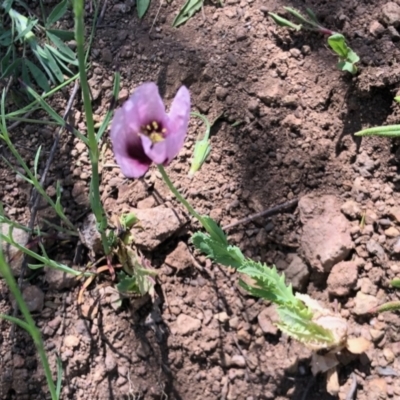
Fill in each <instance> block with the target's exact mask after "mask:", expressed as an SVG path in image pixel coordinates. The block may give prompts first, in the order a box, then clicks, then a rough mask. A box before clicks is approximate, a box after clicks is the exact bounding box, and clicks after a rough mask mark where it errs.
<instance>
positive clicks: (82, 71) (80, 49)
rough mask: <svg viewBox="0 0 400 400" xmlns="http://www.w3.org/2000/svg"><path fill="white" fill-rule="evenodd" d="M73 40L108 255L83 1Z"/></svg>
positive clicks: (96, 207)
mask: <svg viewBox="0 0 400 400" xmlns="http://www.w3.org/2000/svg"><path fill="white" fill-rule="evenodd" d="M73 3H74V13H75V40H76V45H77V46H76V47H77V54H78V64H79V77H80V81H81V89H82V97H83V104H84V109H85V115H86V128H87V135H88V148H89V155H90V161H91V166H92V180H91V184H90V205H91V208H92V211H93V213H94V215H95V217H96V221H97V229H98V230H99V232H100V235H101V240H102V243H103V248H104V252H105V254H106V255H108V254H109V253H110V245H109V243H108V238H107V235H106V232H105V230H106V228H107V219H106V216H105V213H104V209H103V206H102V204H101V198H100V176H99V148H98V144H97V140H96V134H95V130H94V120H93V109H92V103H91V100H90V91H89V84H88V80H87V74H86V61H85V60H86V55H85V49H84V39H85V29H84V28H85V25H84V20H83V10H84V1H83V0H75V1H74V2H73Z"/></svg>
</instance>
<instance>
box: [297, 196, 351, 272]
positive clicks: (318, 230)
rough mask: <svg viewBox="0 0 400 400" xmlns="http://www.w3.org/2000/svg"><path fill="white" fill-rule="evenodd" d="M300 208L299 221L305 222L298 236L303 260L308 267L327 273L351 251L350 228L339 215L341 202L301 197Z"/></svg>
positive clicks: (325, 198) (329, 197) (326, 198)
mask: <svg viewBox="0 0 400 400" xmlns="http://www.w3.org/2000/svg"><path fill="white" fill-rule="evenodd" d="M299 208H300V215H302V214H303V216H301V217H300V218H301V220H302V221H305V222H304V226H303V233H302V236H301V247H302V250H303V253H304V256H305V258H306V259H307V260H308V262H309V264H310V265H311V267H313V268H315V269H318V270H319V271H324V272H330V270H331V269H332V267H333V266H334V265H335V264H337V263H338V262H340V261H343V260H345V259H346V257H347V256H348V255H349V254H350V251H351V250H352V249H353V242H352V240H351V236H350V229H351V226H350V223H349V221H348V220H347V219H346V218H345V217H344V215H343V214H342V213H341V211H340V208H341V205H340V202H339V200H338V199H337V198H336V197H335V196H331V195H326V196H322V197H314V196H303V197H302V198H301V199H300V201H299ZM305 210H307V212H306V211H305ZM304 214H306V216H305V215H304Z"/></svg>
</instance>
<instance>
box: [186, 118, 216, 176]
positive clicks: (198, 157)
mask: <svg viewBox="0 0 400 400" xmlns="http://www.w3.org/2000/svg"><path fill="white" fill-rule="evenodd" d="M190 115H193V116H195V117H198V118H200V119H201V120H202V121H203V122H204V124H205V126H206V132H205V133H204V135H199V136H198V137H197V140H196V143H195V145H194V150H193V157H192V164H191V166H190V170H189V176H190V177H193V176H194V174H195V173H196V172H197V171H199V170H200V168H201V167H202V165H203V164H204V163H205V161H206V159H207V157H208V156H209V154H210V151H211V144H210V132H211V127H212V126H213V125H214V124H215V122H216V121H217V119H218V118H220V117H221V116H222V114H221V115H219V116H218V117H217V118H215V120H214V122H213V123H212V124H210V122H209V121H208V119H207V118H206V117H205V116H204V115H202V114H199V113H196V112H192V113H190Z"/></svg>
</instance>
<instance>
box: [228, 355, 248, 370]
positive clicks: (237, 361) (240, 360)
mask: <svg viewBox="0 0 400 400" xmlns="http://www.w3.org/2000/svg"><path fill="white" fill-rule="evenodd" d="M230 365H232V366H235V367H240V368H244V367H245V366H246V360H245V358H244V357H243V356H241V355H239V354H235V355H234V356H232V357H231V360H230Z"/></svg>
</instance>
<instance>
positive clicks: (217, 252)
mask: <svg viewBox="0 0 400 400" xmlns="http://www.w3.org/2000/svg"><path fill="white" fill-rule="evenodd" d="M191 241H192V243H193V244H194V246H195V247H196V248H197V249H199V250H200V251H201V252H203V253H204V254H206V255H207V256H208V257H209V258H211V259H212V260H213V261H215V262H217V263H219V264H222V265H225V266H227V267H233V268H239V267H240V266H241V265H242V263H243V262H244V260H245V258H244V256H243V254H242V252H241V251H240V249H239V248H238V247H236V246H229V245H228V246H226V245H225V244H223V243H221V241H219V240H213V239H212V238H211V236H210V235H207V234H205V233H203V232H196V233H195V234H194V235H193V236H192V238H191Z"/></svg>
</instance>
